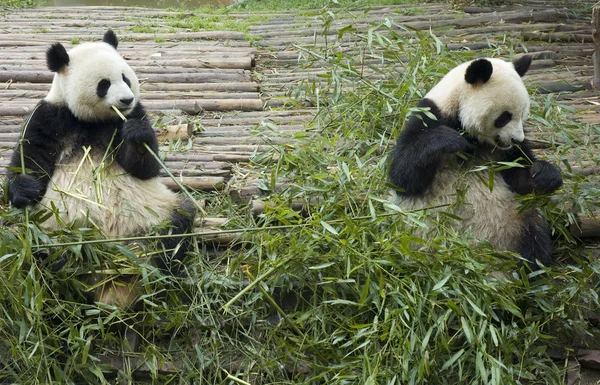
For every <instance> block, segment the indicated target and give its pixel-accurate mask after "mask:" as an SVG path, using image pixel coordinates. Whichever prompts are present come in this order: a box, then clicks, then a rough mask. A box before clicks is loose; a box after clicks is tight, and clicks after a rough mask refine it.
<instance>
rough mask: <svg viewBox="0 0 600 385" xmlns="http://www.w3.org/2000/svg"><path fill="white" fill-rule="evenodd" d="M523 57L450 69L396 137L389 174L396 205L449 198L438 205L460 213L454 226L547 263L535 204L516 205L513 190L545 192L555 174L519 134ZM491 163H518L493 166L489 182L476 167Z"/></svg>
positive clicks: (555, 181) (524, 105) (547, 243)
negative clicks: (495, 169) (495, 168)
mask: <svg viewBox="0 0 600 385" xmlns="http://www.w3.org/2000/svg"><path fill="white" fill-rule="evenodd" d="M530 64H531V57H530V56H528V55H525V56H522V57H520V58H519V59H517V60H515V61H514V62H512V63H511V62H506V61H504V60H500V59H494V58H487V59H477V60H474V61H470V62H467V63H463V64H461V65H459V66H457V67H456V68H454V69H452V70H451V71H450V72H449V73H448V74H447V75H446V76H444V77H443V78H442V79H441V81H440V82H439V83H438V84H437V85H435V86H434V87H433V88H432V89H431V90H430V91H429V92H428V93H427V94H426V95H425V97H424V98H423V99H422V100H421V101H420V102H419V104H418V107H420V108H422V110H421V111H419V112H416V113H414V114H413V115H412V116H411V117H410V118H409V120H408V121H407V123H406V125H405V127H404V129H403V130H402V132H401V133H400V135H399V136H398V139H397V143H396V146H395V149H394V151H393V153H392V157H391V164H390V170H389V179H390V182H391V183H392V184H393V185H395V186H396V187H397V189H396V190H395V191H396V196H397V202H398V204H399V205H400V207H402V208H403V209H405V210H415V209H422V208H426V207H435V206H439V205H448V207H447V208H445V210H453V211H452V212H453V213H454V214H455V215H457V216H459V217H460V218H461V219H462V221H460V229H461V230H465V231H466V230H468V231H470V234H471V235H472V236H474V237H475V238H476V239H479V240H487V241H489V242H490V244H491V245H492V246H493V247H494V248H496V249H497V250H507V251H512V252H516V253H520V255H521V256H522V257H524V258H525V259H526V260H527V261H528V262H529V265H530V267H531V268H532V269H538V268H539V265H538V261H539V262H541V263H542V264H543V265H545V266H547V265H549V264H551V262H552V256H551V254H552V245H551V231H550V227H549V225H548V223H547V221H546V220H545V219H544V218H543V217H541V216H540V215H539V214H538V213H537V212H536V210H535V209H527V210H522V208H521V207H520V205H519V202H518V200H517V196H516V195H523V194H530V193H537V194H549V193H552V192H554V191H555V190H556V189H558V188H559V187H560V186H561V185H562V176H561V174H560V171H559V170H558V169H557V168H556V167H555V166H553V165H552V164H550V163H548V162H546V161H542V160H537V159H536V157H535V156H534V154H533V153H532V151H531V149H530V145H529V143H528V142H527V140H526V139H525V135H524V132H523V122H524V121H525V119H526V118H527V116H528V113H529V104H530V103H529V95H528V93H527V89H526V88H525V85H524V84H523V81H522V79H521V77H522V76H523V75H524V74H525V73H526V72H527V70H528V69H529V66H530ZM427 110H428V113H430V115H428V114H426V113H425V112H424V111H427ZM431 114H432V115H434V116H435V119H432V118H431ZM459 154H460V155H459ZM493 162H516V163H519V164H520V165H522V167H511V168H508V169H504V170H502V171H499V172H495V173H494V175H493V178H494V179H493V181H494V183H493V188H491V189H490V187H491V186H490V184H489V183H488V177H489V175H488V172H489V169H486V168H485V167H480V168H479V169H477V167H478V166H484V165H489V164H490V163H493Z"/></svg>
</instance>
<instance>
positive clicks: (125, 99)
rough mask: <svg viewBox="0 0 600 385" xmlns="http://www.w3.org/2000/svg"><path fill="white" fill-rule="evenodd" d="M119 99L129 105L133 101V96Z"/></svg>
mask: <svg viewBox="0 0 600 385" xmlns="http://www.w3.org/2000/svg"><path fill="white" fill-rule="evenodd" d="M119 101H120V102H121V104H123V105H125V106H128V105H130V104H131V102H133V98H123V99H121V100H119Z"/></svg>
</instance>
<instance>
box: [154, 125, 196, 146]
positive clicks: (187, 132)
mask: <svg viewBox="0 0 600 385" xmlns="http://www.w3.org/2000/svg"><path fill="white" fill-rule="evenodd" d="M192 129H193V127H192V125H191V124H188V123H186V124H177V125H173V126H166V127H163V128H162V129H160V131H159V132H157V137H158V141H159V142H165V141H168V140H172V141H177V140H188V139H189V138H191V137H192Z"/></svg>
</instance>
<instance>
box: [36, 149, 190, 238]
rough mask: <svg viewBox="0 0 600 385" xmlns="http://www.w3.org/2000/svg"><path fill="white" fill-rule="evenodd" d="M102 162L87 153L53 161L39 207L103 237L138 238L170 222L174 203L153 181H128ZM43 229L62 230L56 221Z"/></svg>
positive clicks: (116, 168) (107, 162) (118, 168)
mask: <svg viewBox="0 0 600 385" xmlns="http://www.w3.org/2000/svg"><path fill="white" fill-rule="evenodd" d="M103 157H104V154H103V153H94V152H91V153H87V154H86V155H84V156H83V157H81V156H71V157H69V156H67V157H66V158H69V159H68V160H65V161H63V162H60V161H59V162H58V163H57V164H56V168H55V170H54V173H53V175H52V177H51V181H50V183H49V184H48V188H47V190H46V193H45V195H44V197H43V198H42V200H41V202H40V205H41V206H42V207H45V208H47V209H49V210H57V212H58V217H59V218H60V221H62V223H64V224H69V223H71V222H72V221H75V220H79V221H83V223H90V224H92V225H94V226H95V227H97V228H98V229H100V230H101V231H102V232H103V233H104V234H105V235H107V236H130V235H134V234H139V233H142V232H144V230H146V229H148V228H149V227H151V226H154V225H157V224H159V223H161V222H163V221H165V220H169V219H170V218H171V217H172V215H173V210H175V209H176V208H177V207H178V203H179V198H178V196H177V195H176V194H175V193H174V192H172V191H171V190H169V189H168V188H167V187H166V186H165V185H164V184H163V183H161V182H160V180H159V179H158V178H151V179H148V180H141V179H138V178H134V177H132V176H131V175H129V174H128V173H126V172H125V171H124V170H123V168H121V166H120V165H119V164H118V163H117V162H116V161H114V160H111V159H110V157H109V159H105V160H104V162H103ZM53 207H54V209H53ZM43 226H44V227H46V228H49V229H59V228H61V227H63V226H61V224H60V223H59V221H58V219H57V218H56V215H53V216H51V217H50V218H49V219H48V220H47V221H45V222H44V223H43Z"/></svg>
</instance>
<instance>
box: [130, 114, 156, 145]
mask: <svg viewBox="0 0 600 385" xmlns="http://www.w3.org/2000/svg"><path fill="white" fill-rule="evenodd" d="M154 138H155V134H154V131H153V130H152V128H151V127H150V126H148V125H146V124H144V123H143V122H142V121H140V120H136V119H129V120H127V121H126V122H125V124H124V125H123V139H125V140H128V141H131V142H134V143H152V141H153V139H154Z"/></svg>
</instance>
